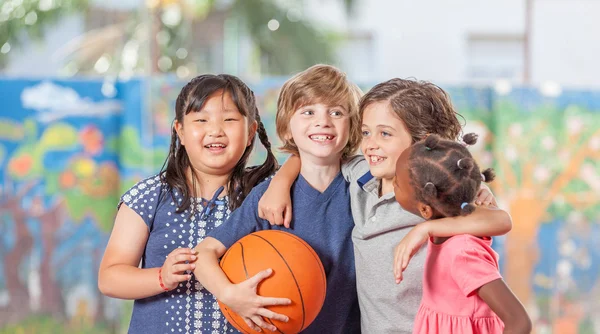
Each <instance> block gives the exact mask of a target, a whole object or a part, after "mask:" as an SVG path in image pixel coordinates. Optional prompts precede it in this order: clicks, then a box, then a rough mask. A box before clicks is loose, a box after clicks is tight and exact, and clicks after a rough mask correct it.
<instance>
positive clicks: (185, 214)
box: [98, 74, 277, 333]
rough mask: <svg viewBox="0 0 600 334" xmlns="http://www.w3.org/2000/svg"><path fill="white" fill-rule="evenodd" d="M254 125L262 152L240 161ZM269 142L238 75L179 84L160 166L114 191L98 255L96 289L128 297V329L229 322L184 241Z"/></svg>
mask: <svg viewBox="0 0 600 334" xmlns="http://www.w3.org/2000/svg"><path fill="white" fill-rule="evenodd" d="M257 131H258V137H259V138H260V141H261V142H262V144H263V145H264V146H265V148H266V149H267V160H266V161H265V163H264V164H263V165H261V166H258V167H255V168H253V169H246V167H245V166H246V162H247V160H248V157H249V156H250V153H251V152H252V149H253V147H254V136H255V133H256V132H257ZM270 147H271V145H270V143H269V140H268V138H267V134H266V132H265V129H264V127H263V124H262V122H261V121H260V116H259V114H258V109H257V108H256V102H255V98H254V93H253V92H252V91H251V90H250V89H249V88H248V86H246V85H245V84H244V83H243V82H242V81H241V80H239V79H238V78H236V77H234V76H231V75H225V74H221V75H201V76H199V77H197V78H194V79H192V81H190V82H189V83H188V84H187V85H186V86H185V87H184V88H183V89H182V90H181V93H180V94H179V96H178V97H177V102H176V105H175V122H174V127H173V132H172V137H171V147H170V149H169V154H168V157H167V160H166V162H165V166H163V170H162V171H161V172H160V173H159V174H158V175H155V176H152V177H150V178H147V179H145V180H143V181H141V182H139V183H138V184H136V185H135V186H134V187H132V188H131V189H130V190H129V191H127V192H126V193H125V194H124V195H123V197H121V202H120V203H119V211H118V213H117V217H116V219H115V225H114V228H113V231H112V234H111V236H110V240H109V242H108V246H107V247H106V251H105V253H104V258H103V259H102V263H101V265H100V271H99V280H98V286H99V288H100V291H102V293H103V294H105V295H107V296H110V297H114V298H122V299H135V302H134V306H133V315H132V317H131V323H130V325H129V332H132V333H171V332H176V333H179V332H183V333H189V332H203V333H209V332H213V333H226V332H233V331H234V329H233V327H232V326H231V325H229V324H227V322H226V320H225V317H224V316H223V315H222V314H221V313H220V311H219V307H218V304H217V302H216V300H215V298H214V297H213V296H212V295H211V294H210V293H209V292H208V291H206V290H205V289H204V288H203V287H202V286H201V285H200V284H199V283H198V281H197V280H196V278H195V277H194V275H192V274H191V273H190V271H191V270H193V269H194V266H195V265H194V264H193V263H192V262H193V260H194V259H195V255H194V251H193V250H192V249H191V248H192V247H193V246H194V245H196V244H197V243H198V242H200V241H201V240H202V239H203V238H204V236H205V235H206V234H207V233H208V232H210V231H211V230H212V229H214V228H215V227H216V226H219V225H221V224H222V223H223V222H224V221H225V220H226V219H227V217H228V216H229V213H230V210H233V209H235V208H237V207H238V206H239V205H240V203H241V202H242V200H243V199H244V198H245V197H246V195H247V194H248V193H249V192H250V190H251V189H252V187H254V185H255V184H257V183H258V182H260V181H262V180H264V179H265V178H267V177H268V176H270V175H271V174H272V173H273V172H274V171H275V169H276V167H277V162H276V160H275V157H274V156H273V153H272V152H271V148H270ZM207 198H210V200H206V199H207ZM140 260H141V267H140V268H138V265H139V264H140ZM235 332H237V331H235Z"/></svg>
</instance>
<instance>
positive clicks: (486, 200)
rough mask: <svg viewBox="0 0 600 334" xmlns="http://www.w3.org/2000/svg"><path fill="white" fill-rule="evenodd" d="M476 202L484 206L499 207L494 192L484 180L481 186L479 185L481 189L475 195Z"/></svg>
mask: <svg viewBox="0 0 600 334" xmlns="http://www.w3.org/2000/svg"><path fill="white" fill-rule="evenodd" d="M475 204H477V205H483V206H488V205H492V206H495V207H498V204H497V203H496V198H495V197H494V194H492V191H491V190H490V188H489V187H488V186H487V184H485V183H483V182H481V186H480V187H479V191H478V192H477V196H476V197H475Z"/></svg>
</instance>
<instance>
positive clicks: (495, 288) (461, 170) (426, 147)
mask: <svg viewBox="0 0 600 334" xmlns="http://www.w3.org/2000/svg"><path fill="white" fill-rule="evenodd" d="M463 140H464V142H465V143H466V144H468V145H473V144H475V142H476V141H477V136H476V135H475V134H473V133H471V134H467V135H465V136H464V137H463ZM493 179H494V174H493V171H492V170H491V169H487V170H485V171H484V172H483V173H481V172H480V171H479V167H478V166H477V164H476V163H475V161H474V160H473V157H472V156H471V154H470V153H469V151H468V150H467V148H466V147H465V146H463V145H461V144H459V143H457V142H455V141H450V140H442V139H440V137H438V136H437V135H431V136H428V137H427V138H426V139H425V140H423V141H420V142H418V143H416V144H414V145H413V146H412V147H409V148H408V149H406V150H405V151H404V152H403V153H402V154H401V155H400V158H399V159H398V162H397V165H396V179H395V182H394V193H395V197H396V200H397V201H398V203H400V205H401V206H402V207H403V208H404V209H405V210H407V211H410V212H412V213H413V214H415V215H419V216H421V217H423V218H425V219H427V220H429V219H437V218H442V217H456V216H467V215H469V214H471V213H472V212H473V211H474V210H475V206H474V205H473V201H474V200H475V196H476V194H477V190H478V189H479V185H480V184H481V181H482V180H483V181H485V182H489V181H492V180H493ZM491 245H492V240H491V238H489V237H482V238H478V237H474V236H472V235H468V234H462V235H459V234H458V233H457V234H456V236H453V237H451V238H447V237H446V238H439V237H433V238H430V239H429V247H428V248H427V258H426V262H425V271H424V273H423V299H422V301H421V307H420V308H419V311H418V313H417V317H416V319H415V326H414V330H413V333H461V334H469V333H490V334H492V333H502V332H503V331H504V332H505V333H530V332H531V320H530V319H529V317H528V316H527V312H526V311H525V308H524V307H523V305H522V304H521V303H520V302H519V300H518V299H517V297H516V296H515V295H514V294H513V293H512V291H510V289H509V288H508V286H506V283H504V281H503V280H502V277H501V276H500V273H499V272H498V254H496V252H494V251H493V250H492V248H491Z"/></svg>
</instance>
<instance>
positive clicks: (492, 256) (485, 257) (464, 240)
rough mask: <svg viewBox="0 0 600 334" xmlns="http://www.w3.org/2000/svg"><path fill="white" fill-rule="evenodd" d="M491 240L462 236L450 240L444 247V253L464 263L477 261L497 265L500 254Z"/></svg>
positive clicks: (467, 235) (468, 235)
mask: <svg viewBox="0 0 600 334" xmlns="http://www.w3.org/2000/svg"><path fill="white" fill-rule="evenodd" d="M491 245H492V240H491V238H479V237H475V236H472V235H470V234H461V235H457V236H454V237H452V238H450V239H448V240H447V241H446V242H445V245H444V251H445V252H449V253H451V255H452V256H453V258H455V259H462V260H463V261H475V260H477V259H479V260H482V261H485V262H489V263H497V261H498V254H497V253H496V252H495V251H494V250H493V249H492V247H491Z"/></svg>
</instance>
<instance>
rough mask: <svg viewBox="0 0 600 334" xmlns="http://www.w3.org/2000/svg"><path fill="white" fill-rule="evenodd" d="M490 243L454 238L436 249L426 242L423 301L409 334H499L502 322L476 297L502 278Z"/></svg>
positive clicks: (460, 237)
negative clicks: (485, 286)
mask: <svg viewBox="0 0 600 334" xmlns="http://www.w3.org/2000/svg"><path fill="white" fill-rule="evenodd" d="M491 246H492V240H491V239H489V238H487V239H481V238H477V237H474V236H471V235H457V236H454V237H452V238H450V239H448V240H446V242H444V243H442V244H440V245H436V244H434V243H433V242H432V241H431V240H429V245H428V247H427V259H426V263H425V272H424V274H423V299H422V300H421V306H420V307H419V311H418V313H417V317H416V319H415V325H414V329H413V333H444V334H448V333H461V334H469V333H473V334H475V333H486V334H487V333H502V331H503V329H504V324H503V323H502V320H500V318H498V316H497V315H496V314H495V313H494V312H493V311H492V310H491V309H490V308H489V306H488V305H487V304H486V303H485V302H484V301H483V300H482V299H481V298H480V297H479V295H478V294H477V291H478V289H479V288H480V287H481V286H482V285H485V284H487V283H489V282H491V281H494V280H496V279H500V278H502V276H500V272H499V271H498V254H496V252H494V250H493V249H492V247H491Z"/></svg>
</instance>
